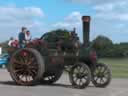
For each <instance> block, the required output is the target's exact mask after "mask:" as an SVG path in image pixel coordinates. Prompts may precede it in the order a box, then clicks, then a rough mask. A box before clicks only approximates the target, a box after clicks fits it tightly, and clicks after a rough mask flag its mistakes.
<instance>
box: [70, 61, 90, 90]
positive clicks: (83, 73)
mask: <svg viewBox="0 0 128 96" xmlns="http://www.w3.org/2000/svg"><path fill="white" fill-rule="evenodd" d="M69 78H70V82H71V83H72V85H73V86H74V87H75V88H79V89H83V88H85V87H87V86H88V85H89V83H90V81H91V71H90V69H89V67H88V66H87V65H86V64H84V63H80V62H79V63H78V64H77V65H75V66H73V67H72V68H71V71H70V72H69Z"/></svg>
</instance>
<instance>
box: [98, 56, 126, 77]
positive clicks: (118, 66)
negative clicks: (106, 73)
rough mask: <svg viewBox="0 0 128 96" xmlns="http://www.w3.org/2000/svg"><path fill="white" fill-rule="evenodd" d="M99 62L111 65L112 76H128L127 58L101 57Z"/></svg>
mask: <svg viewBox="0 0 128 96" xmlns="http://www.w3.org/2000/svg"><path fill="white" fill-rule="evenodd" d="M99 62H103V63H105V64H109V65H110V66H111V69H112V75H113V77H119V78H128V58H102V59H99Z"/></svg>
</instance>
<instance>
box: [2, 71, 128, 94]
mask: <svg viewBox="0 0 128 96" xmlns="http://www.w3.org/2000/svg"><path fill="white" fill-rule="evenodd" d="M68 79H69V78H68V75H63V76H62V77H61V79H60V80H59V81H58V82H57V83H56V84H54V85H47V86H46V85H38V86H34V87H23V86H16V85H15V84H14V83H13V82H12V80H11V78H10V76H9V73H8V72H7V71H6V70H0V96H128V79H113V80H112V82H111V84H110V85H109V86H108V87H107V88H103V89H102V88H95V87H94V86H93V85H92V84H90V86H89V87H88V88H86V89H83V90H79V89H73V88H72V87H71V84H70V83H69V80H68Z"/></svg>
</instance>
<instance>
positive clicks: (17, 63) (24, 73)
mask: <svg viewBox="0 0 128 96" xmlns="http://www.w3.org/2000/svg"><path fill="white" fill-rule="evenodd" d="M22 52H25V53H26V54H27V55H26V56H25V55H22ZM11 65H12V70H13V75H14V76H15V80H16V81H17V82H18V83H19V84H28V83H31V82H32V81H33V80H34V79H35V78H36V75H37V74H38V64H37V59H36V57H35V56H34V54H33V53H31V52H29V51H27V50H22V51H21V52H19V53H17V54H15V56H13V58H12V60H11Z"/></svg>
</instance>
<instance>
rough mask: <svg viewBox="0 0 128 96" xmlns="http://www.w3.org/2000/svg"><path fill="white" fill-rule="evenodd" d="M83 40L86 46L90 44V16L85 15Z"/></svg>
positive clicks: (83, 18) (83, 19)
mask: <svg viewBox="0 0 128 96" xmlns="http://www.w3.org/2000/svg"><path fill="white" fill-rule="evenodd" d="M82 21H83V42H84V46H89V40H90V21H91V17H90V16H83V17H82Z"/></svg>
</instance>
